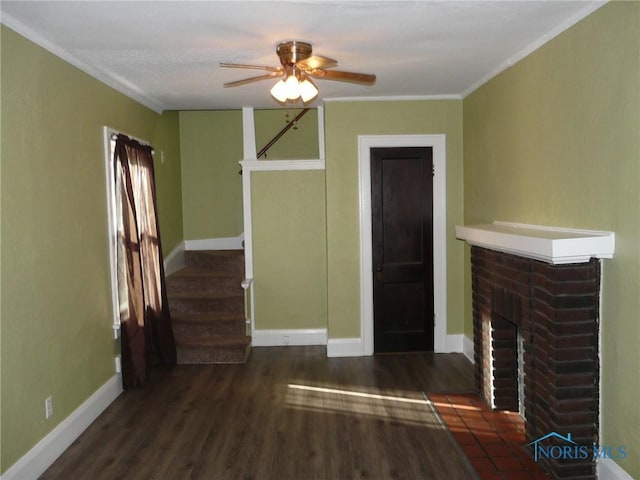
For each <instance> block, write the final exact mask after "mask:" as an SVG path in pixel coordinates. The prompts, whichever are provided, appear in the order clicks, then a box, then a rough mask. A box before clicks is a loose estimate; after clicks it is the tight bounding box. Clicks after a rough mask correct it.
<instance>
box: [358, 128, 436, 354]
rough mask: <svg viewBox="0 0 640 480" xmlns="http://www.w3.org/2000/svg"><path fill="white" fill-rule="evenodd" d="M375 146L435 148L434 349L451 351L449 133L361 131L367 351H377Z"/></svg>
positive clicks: (364, 341)
mask: <svg viewBox="0 0 640 480" xmlns="http://www.w3.org/2000/svg"><path fill="white" fill-rule="evenodd" d="M375 147H432V148H433V164H434V170H435V172H434V176H433V252H434V255H433V277H434V282H433V300H434V305H433V306H434V313H435V325H434V329H433V330H434V332H433V337H434V351H435V352H436V353H442V352H447V351H448V349H447V287H446V285H447V231H446V228H447V208H446V201H447V197H446V168H447V152H446V135H444V134H438V135H359V136H358V169H359V177H360V185H359V187H360V191H359V196H360V335H361V340H362V348H363V355H373V266H372V257H371V256H372V246H371V243H372V238H371V166H370V149H371V148H375Z"/></svg>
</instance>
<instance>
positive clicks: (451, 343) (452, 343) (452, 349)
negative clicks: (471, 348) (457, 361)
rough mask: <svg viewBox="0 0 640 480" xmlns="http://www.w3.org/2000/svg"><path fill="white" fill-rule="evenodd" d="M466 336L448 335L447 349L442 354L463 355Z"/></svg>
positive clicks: (459, 334) (458, 334)
mask: <svg viewBox="0 0 640 480" xmlns="http://www.w3.org/2000/svg"><path fill="white" fill-rule="evenodd" d="M463 342H464V335H463V334H461V333H457V334H453V335H447V348H446V350H445V352H442V353H462V351H463Z"/></svg>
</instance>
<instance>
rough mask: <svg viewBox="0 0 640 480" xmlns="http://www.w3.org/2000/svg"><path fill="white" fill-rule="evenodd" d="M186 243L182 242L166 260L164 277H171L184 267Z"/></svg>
mask: <svg viewBox="0 0 640 480" xmlns="http://www.w3.org/2000/svg"><path fill="white" fill-rule="evenodd" d="M184 265H185V263H184V242H180V243H179V244H178V245H177V246H176V248H174V249H173V250H172V251H171V253H170V254H169V255H167V258H165V259H164V275H165V277H166V276H167V275H171V274H172V273H174V272H177V271H178V270H180V269H181V268H182V267H184Z"/></svg>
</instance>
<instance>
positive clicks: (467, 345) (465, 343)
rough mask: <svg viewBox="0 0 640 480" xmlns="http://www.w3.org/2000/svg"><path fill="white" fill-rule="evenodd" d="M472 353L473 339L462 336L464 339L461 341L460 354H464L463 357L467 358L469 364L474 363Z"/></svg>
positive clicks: (473, 348)
mask: <svg viewBox="0 0 640 480" xmlns="http://www.w3.org/2000/svg"><path fill="white" fill-rule="evenodd" d="M474 352H475V347H474V346H473V338H469V337H467V336H466V335H464V338H463V339H462V353H464V355H465V357H467V358H468V359H469V361H470V362H471V363H476V362H475V356H474Z"/></svg>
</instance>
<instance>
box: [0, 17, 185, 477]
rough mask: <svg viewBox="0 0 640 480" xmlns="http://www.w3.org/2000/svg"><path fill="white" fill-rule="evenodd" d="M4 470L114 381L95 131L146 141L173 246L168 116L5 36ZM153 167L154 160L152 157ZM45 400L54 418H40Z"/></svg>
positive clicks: (176, 184) (171, 125) (171, 119)
mask: <svg viewBox="0 0 640 480" xmlns="http://www.w3.org/2000/svg"><path fill="white" fill-rule="evenodd" d="M0 43H1V62H2V63H1V70H2V72H1V88H2V90H1V111H0V113H1V116H2V131H1V136H2V145H1V147H0V155H1V159H2V165H1V168H2V176H1V179H0V185H1V187H0V192H1V200H0V201H1V204H2V231H1V244H2V252H1V271H0V275H1V277H2V291H1V301H0V305H1V311H0V315H1V316H0V322H1V323H0V329H1V331H2V337H1V345H0V348H1V349H0V364H1V367H0V386H1V393H0V402H1V405H2V411H1V418H0V421H1V424H2V432H1V437H0V442H1V450H2V453H1V455H0V462H1V465H0V470H1V471H2V472H4V471H6V470H7V468H9V467H10V466H11V465H12V464H13V463H15V462H16V461H17V460H18V459H19V458H20V457H21V456H23V455H24V454H25V453H26V452H27V451H29V449H31V448H32V447H33V446H34V445H35V444H36V443H37V442H38V441H39V440H41V439H42V438H43V437H44V436H45V435H46V434H47V433H48V432H50V431H51V430H52V429H53V428H54V427H56V426H57V425H58V424H59V423H60V422H61V421H62V420H63V419H64V418H65V417H67V416H68V415H69V414H70V413H72V412H73V411H74V410H75V409H76V408H78V406H79V405H80V404H82V403H83V402H84V401H85V400H86V399H87V398H88V397H89V396H90V395H91V394H93V393H94V392H95V391H96V390H97V389H98V388H99V387H101V386H102V385H103V384H104V383H105V382H106V381H107V380H109V379H110V378H112V377H113V375H114V353H115V352H116V351H117V350H118V345H117V343H116V342H114V340H113V332H112V328H111V325H112V322H113V315H112V311H111V287H110V280H109V278H110V277H109V254H108V247H107V245H108V239H107V212H106V189H105V167H104V161H105V160H104V148H103V126H105V125H107V126H110V127H112V128H114V129H117V130H120V131H122V132H125V133H129V134H131V135H134V136H136V137H138V138H143V139H146V140H148V141H150V142H151V143H152V144H153V145H154V147H155V148H156V151H160V150H162V151H164V152H165V155H166V157H165V163H164V164H158V162H156V169H157V172H158V177H159V180H158V198H159V203H161V204H162V205H163V211H162V212H161V214H160V228H161V230H162V231H163V232H164V233H163V234H166V235H167V238H168V241H167V242H166V244H165V248H172V244H175V243H178V242H180V241H181V230H182V225H181V224H180V216H181V213H180V212H179V210H180V209H174V210H171V209H170V208H168V207H167V206H168V205H169V204H172V203H173V202H174V201H176V200H175V199H179V198H180V193H179V191H180V180H179V176H178V177H177V178H174V177H173V173H171V172H173V171H175V170H176V169H178V170H179V163H180V158H179V155H178V145H177V141H178V136H177V134H175V133H171V132H174V131H175V130H176V128H177V122H176V120H177V116H176V115H175V114H167V115H158V114H157V113H154V112H153V111H151V110H149V109H147V108H146V107H143V106H141V105H140V104H138V103H136V102H134V101H133V100H131V99H129V98H127V97H125V96H123V95H121V94H119V93H117V92H116V91H114V90H112V89H111V88H109V87H106V86H105V85H103V84H102V83H100V82H98V81H97V80H95V79H93V78H91V77H89V76H88V75H86V74H84V73H82V72H80V71H79V70H77V69H75V68H74V67H72V66H70V65H69V64H67V63H66V62H64V61H62V60H60V59H59V58H57V57H55V56H54V55H52V54H50V53H49V52H47V51H45V50H43V49H41V48H40V47H37V46H35V45H34V44H33V43H31V42H29V41H27V40H25V39H24V38H22V37H21V36H19V35H17V34H16V33H15V32H13V31H12V30H10V29H8V28H6V27H4V26H2V29H1V42H0ZM156 160H157V158H156ZM50 395H51V396H52V397H53V406H54V415H53V417H52V418H50V419H48V420H45V418H44V400H45V398H46V397H48V396H50Z"/></svg>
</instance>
